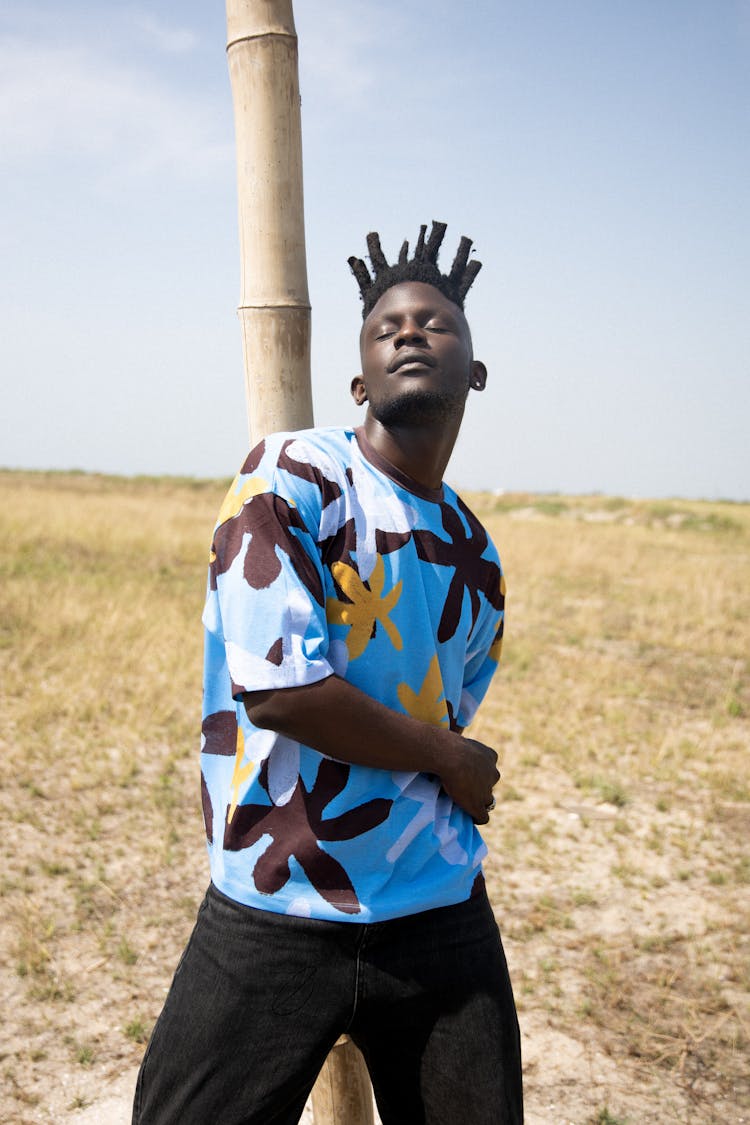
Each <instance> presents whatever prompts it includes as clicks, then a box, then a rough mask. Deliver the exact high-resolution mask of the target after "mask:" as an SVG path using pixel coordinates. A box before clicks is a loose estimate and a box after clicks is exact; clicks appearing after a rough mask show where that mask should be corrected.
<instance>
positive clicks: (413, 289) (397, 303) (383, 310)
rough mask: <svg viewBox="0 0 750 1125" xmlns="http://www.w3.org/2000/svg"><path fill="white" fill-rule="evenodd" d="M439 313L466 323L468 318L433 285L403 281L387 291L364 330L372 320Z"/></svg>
mask: <svg viewBox="0 0 750 1125" xmlns="http://www.w3.org/2000/svg"><path fill="white" fill-rule="evenodd" d="M437 312H441V313H445V314H446V315H449V316H451V317H453V318H454V320H457V321H459V322H462V323H464V324H465V323H466V318H465V317H464V314H463V312H462V311H461V309H460V308H459V307H458V305H456V304H454V302H453V301H451V300H449V299H448V298H447V297H446V296H445V295H444V294H443V293H441V292H440V290H439V289H435V287H434V286H433V285H427V284H426V283H425V282H423V281H401V282H399V283H398V284H397V285H392V286H391V287H390V289H386V291H385V293H384V294H383V296H382V297H381V298H380V299H379V300H378V302H377V303H376V304H375V305H374V307H373V308H372V310H371V312H370V313H369V315H368V316H367V317H366V319H365V323H364V325H363V328H364V327H365V326H366V325H367V324H368V323H370V322H371V321H372V320H382V319H383V318H384V317H396V316H406V315H412V316H425V315H430V314H432V313H437Z"/></svg>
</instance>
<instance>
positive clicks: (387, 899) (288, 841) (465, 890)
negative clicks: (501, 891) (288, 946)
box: [201, 429, 504, 922]
mask: <svg viewBox="0 0 750 1125" xmlns="http://www.w3.org/2000/svg"><path fill="white" fill-rule="evenodd" d="M503 603H504V582H503V577H502V572H501V569H500V562H499V559H498V556H497V552H496V551H495V548H494V546H493V544H492V542H491V541H490V540H489V539H488V536H487V533H486V532H485V530H484V529H483V527H482V525H481V524H480V523H479V521H478V520H477V519H476V517H475V516H474V515H473V514H472V513H471V512H470V511H469V509H468V508H467V507H466V505H465V504H464V503H463V502H462V501H461V499H460V498H459V497H458V496H457V495H456V494H455V493H454V492H453V491H452V490H451V489H450V488H448V487H447V486H444V487H443V488H441V489H439V490H436V491H433V490H429V489H426V488H423V487H422V486H420V485H418V484H417V483H416V482H414V481H412V480H410V478H408V477H406V476H404V475H403V474H402V473H401V472H400V471H399V470H398V469H396V468H395V467H394V466H392V465H390V464H389V463H388V462H387V461H385V460H384V459H383V458H382V457H381V456H380V455H379V454H378V453H377V452H376V451H375V450H374V449H373V448H372V446H371V445H370V444H369V443H368V441H367V439H366V437H365V435H364V432H363V430H362V429H356V430H353V429H315V430H306V431H301V432H299V433H286V434H274V435H272V436H271V437H268V438H266V439H265V441H263V442H261V444H260V445H258V446H257V447H256V448H255V449H254V450H253V451H252V452H251V453H250V454H249V456H248V458H247V460H246V462H245V464H244V465H243V467H242V470H241V471H240V473H239V474H238V476H237V477H236V479H235V481H234V483H233V484H232V486H231V488H230V490H229V493H228V494H227V497H226V499H225V501H224V504H223V505H222V508H221V511H220V513H219V517H218V521H217V525H216V529H215V531H214V538H213V544H212V549H211V560H210V567H209V578H208V593H207V599H206V606H205V611H204V614H203V623H204V625H205V629H206V647H205V677H204V699H203V727H202V739H201V767H202V778H201V781H202V791H203V809H204V818H205V825H206V834H207V837H208V849H209V855H210V861H211V878H212V880H213V883H214V885H215V886H216V887H217V888H218V889H219V890H220V891H222V892H223V893H224V894H225V895H228V896H229V897H230V898H232V899H235V900H236V901H238V902H243V903H246V904H248V905H250V906H255V907H258V908H260V909H263V910H271V911H275V912H277V913H288V914H293V915H299V916H303V917H313V918H320V919H329V920H336V921H346V920H350V921H355V922H378V921H384V920H386V919H389V918H396V917H400V916H402V915H406V914H415V913H417V912H419V911H422V910H429V909H432V908H433V907H438V906H448V905H452V904H454V903H458V902H462V901H464V900H465V899H467V898H469V897H470V895H471V894H472V891H473V890H474V889H475V888H476V887H478V886H479V885H480V884H481V880H482V875H481V862H482V859H483V857H484V855H485V854H486V848H485V845H484V843H483V842H482V839H481V836H480V835H479V832H478V830H477V828H476V826H475V825H474V824H473V822H472V820H471V818H470V816H469V815H468V814H467V813H465V812H464V811H463V809H461V808H459V806H458V805H455V804H454V803H453V802H452V800H451V799H450V797H449V796H448V795H447V794H446V793H445V791H444V790H443V789H442V788H441V786H440V782H439V780H438V779H437V778H436V777H435V776H433V775H430V774H421V773H413V772H407V771H403V772H400V771H395V772H391V771H387V770H381V769H371V768H368V767H364V766H359V765H349V764H347V763H345V762H340V761H336V760H334V759H332V758H328V757H326V756H324V755H323V754H320V753H318V752H317V751H315V750H313V749H311V748H310V747H308V746H304V745H301V744H300V743H298V742H293V741H292V740H291V739H289V738H286V737H284V736H283V735H279V734H276V733H274V732H273V731H270V730H261V729H259V728H257V727H255V726H253V724H252V723H251V722H250V720H249V719H248V717H247V714H246V712H245V708H244V706H243V704H242V702H241V696H242V693H243V692H247V691H263V690H269V689H276V688H287V687H297V686H301V685H303V684H312V683H315V682H317V681H318V680H322V679H324V678H325V677H326V676H330V675H334V674H335V675H337V676H341V677H342V678H343V679H345V680H348V681H349V682H350V683H352V684H354V685H355V686H356V687H358V688H360V689H361V690H362V691H364V692H366V693H367V694H368V695H369V696H371V697H373V698H375V699H378V700H380V702H381V703H384V704H386V706H388V707H390V708H392V709H393V710H394V711H399V712H403V713H407V714H409V715H412V716H414V717H416V718H418V719H421V720H423V721H424V722H427V723H434V724H435V725H437V726H445V727H449V726H450V727H451V728H457V727H465V726H467V725H468V724H469V723H470V722H471V720H472V718H473V716H474V712H475V711H476V708H477V706H478V704H479V702H480V701H481V699H482V697H483V696H484V694H485V691H486V690H487V687H488V684H489V682H490V679H491V677H492V674H493V672H494V670H495V667H496V665H497V660H498V657H499V652H500V644H501V638H502V629H503Z"/></svg>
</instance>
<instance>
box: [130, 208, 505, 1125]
mask: <svg viewBox="0 0 750 1125" xmlns="http://www.w3.org/2000/svg"><path fill="white" fill-rule="evenodd" d="M444 232H445V225H444V224H442V223H433V226H432V231H431V234H430V237H429V239H427V240H425V234H426V228H425V227H422V228H421V232H420V236H419V240H418V242H417V246H416V248H415V254H414V257H413V258H412V259H411V260H409V259H408V244H406V243H404V246H403V247H402V250H401V253H400V255H399V260H398V263H397V264H396V265H394V266H389V265H388V262H387V261H386V259H385V257H384V255H383V252H382V250H381V248H380V241H379V238H378V236H377V235H376V234H371V235H369V236H368V248H369V252H370V258H371V262H372V266H373V272H374V277H372V276H371V275H370V272H369V270H368V269H367V267H366V265H365V263H364V262H362V261H360V260H358V259H355V258H351V259H350V265H351V267H352V270H353V272H354V274H355V277H356V278H357V280H358V282H359V285H360V289H361V292H362V297H363V302H364V308H363V315H364V324H363V326H362V332H361V336H360V352H361V360H362V374H361V375H358V376H357V377H356V378H355V379H354V380H353V381H352V387H351V389H352V395H353V397H354V400H355V401H356V402H357V403H358V404H360V405H363V404H365V403H366V404H367V413H366V417H365V422H364V425H363V426H362V427H361V428H357V429H354V430H348V429H347V430H340V429H322V430H309V431H303V432H301V433H293V434H292V433H290V434H276V435H272V436H270V437H268V438H266V439H265V440H264V441H263V442H261V444H260V445H259V446H258V447H257V448H256V449H255V450H253V451H252V452H251V453H250V455H249V457H248V459H247V461H246V462H245V465H244V466H243V469H242V470H241V472H240V474H239V475H238V477H237V478H236V480H235V482H234V484H233V485H232V487H231V489H230V491H229V494H228V496H227V498H226V500H225V501H224V505H223V507H222V509H221V512H220V514H219V518H218V523H217V526H216V530H215V533H214V541H213V545H212V552H211V564H210V572H209V583H208V595H207V600H206V608H205V612H204V615H203V621H204V624H205V627H206V661H205V681H204V720H203V745H202V788H203V809H204V817H205V824H206V832H207V837H208V847H209V853H210V858H211V880H212V881H211V886H210V888H209V891H208V893H207V895H206V898H205V900H204V902H203V904H202V906H201V908H200V911H199V914H198V920H197V922H196V926H195V929H194V931H193V934H192V936H191V938H190V941H189V943H188V946H187V949H186V950H185V953H184V954H183V958H182V960H181V962H180V964H179V966H178V968H177V972H176V974H175V978H174V981H173V984H172V988H171V990H170V993H169V996H168V997H167V1001H166V1004H165V1007H164V1011H163V1012H162V1015H161V1017H160V1019H159V1020H158V1022H157V1024H156V1027H155V1029H154V1033H153V1036H152V1040H151V1043H150V1045H149V1048H148V1050H147V1052H146V1056H145V1058H144V1061H143V1065H142V1067H141V1074H140V1076H139V1082H138V1088H137V1090H136V1098H135V1107H134V1117H133V1120H134V1122H137V1123H140V1125H146V1123H148V1125H166V1123H167V1122H169V1123H172V1125H230V1123H231V1125H235V1123H236V1125H239V1123H244V1125H250V1123H253V1125H272V1123H284V1125H292V1123H293V1122H297V1121H298V1120H299V1117H300V1114H301V1112H302V1109H303V1106H304V1103H305V1101H306V1099H307V1096H308V1094H309V1092H310V1089H311V1087H312V1085H313V1083H314V1081H315V1078H316V1076H317V1074H318V1071H319V1069H320V1067H321V1065H322V1064H323V1062H324V1060H325V1058H326V1055H327V1054H328V1052H329V1051H330V1049H331V1047H332V1046H333V1044H334V1043H335V1041H336V1039H337V1038H338V1037H339V1036H340V1035H341V1034H342V1033H348V1035H349V1036H350V1037H351V1038H352V1039H353V1041H354V1042H355V1043H356V1044H357V1045H358V1046H359V1047H360V1049H361V1050H362V1052H363V1054H364V1057H365V1060H366V1062H367V1065H368V1068H369V1071H370V1075H371V1078H372V1082H373V1087H374V1090H375V1095H376V1099H377V1104H378V1109H379V1113H380V1116H381V1118H382V1120H383V1122H384V1125H417V1123H419V1122H426V1123H430V1125H437V1123H438V1122H440V1123H441V1125H455V1123H458V1122H459V1121H460V1122H461V1123H462V1125H463V1123H466V1125H502V1123H506V1122H507V1123H511V1122H512V1123H517V1122H521V1121H522V1119H523V1110H522V1099H521V1077H520V1047H519V1036H518V1024H517V1020H516V1013H515V1007H514V1003H513V996H512V992H511V987H510V982H509V979H508V973H507V968H506V964H505V958H504V955H503V950H502V945H501V942H500V936H499V933H498V931H497V926H496V924H495V921H494V917H493V914H492V910H491V907H490V906H489V903H488V901H487V897H486V894H485V890H484V880H483V877H482V870H481V861H482V858H483V856H484V854H485V853H486V848H485V846H484V844H483V843H482V840H481V837H480V835H479V832H478V830H477V828H476V825H477V824H484V823H487V821H488V819H489V813H490V811H491V810H492V808H494V804H495V800H494V797H493V795H492V790H493V786H494V785H495V784H496V782H497V781H498V779H499V774H498V772H497V768H496V765H495V763H496V758H497V755H496V754H495V752H494V750H492V749H491V748H490V747H488V746H485V745H483V744H482V743H480V742H478V741H476V740H474V739H471V738H467V737H463V736H462V733H461V732H462V730H463V728H464V727H465V726H466V725H467V724H468V723H469V722H470V721H471V719H472V717H473V715H474V712H475V711H476V707H477V705H478V703H479V701H480V700H481V698H482V696H483V695H484V693H485V691H486V689H487V686H488V684H489V681H490V678H491V676H492V673H493V671H494V669H495V666H496V662H497V658H498V656H499V648H500V639H501V636H502V626H503V595H504V586H503V580H502V574H501V570H500V565H499V560H498V557H497V554H496V552H495V549H494V547H493V545H492V544H491V542H490V541H489V540H488V537H487V535H486V533H485V531H484V529H483V528H482V526H481V524H480V523H479V522H478V521H477V519H476V518H475V517H474V516H473V515H472V513H471V512H470V511H469V509H468V508H467V507H466V506H465V505H464V504H463V502H462V501H461V500H460V499H459V497H458V496H456V494H455V493H454V492H453V491H452V490H451V489H449V488H448V487H447V486H445V485H444V484H443V482H442V481H443V473H444V471H445V468H446V466H447V464H448V459H449V457H450V454H451V452H452V449H453V446H454V443H455V441H456V438H457V436H458V431H459V426H460V424H461V419H462V417H463V412H464V405H465V402H466V398H467V395H468V392H469V390H470V389H474V390H477V391H481V390H483V388H484V385H485V381H486V377H487V373H486V370H485V368H484V365H483V364H482V363H480V362H478V361H477V360H475V359H474V357H473V353H472V343H471V334H470V331H469V327H468V324H467V322H466V318H465V316H464V313H463V300H464V297H465V295H466V292H467V290H468V288H469V286H470V285H471V283H472V281H473V279H474V277H475V275H476V273H477V271H478V270H479V268H480V263H478V262H471V263H470V262H469V261H468V258H469V251H470V248H471V242H470V241H469V239H467V238H462V240H461V243H460V245H459V250H458V253H457V255H456V259H455V261H454V264H453V267H452V269H451V271H450V273H449V274H441V273H440V271H439V269H438V266H437V256H438V251H439V248H440V245H441V242H442V239H443V236H444Z"/></svg>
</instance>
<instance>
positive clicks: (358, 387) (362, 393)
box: [349, 375, 367, 406]
mask: <svg viewBox="0 0 750 1125" xmlns="http://www.w3.org/2000/svg"><path fill="white" fill-rule="evenodd" d="M349 389H350V391H351V395H352V398H353V399H354V401H355V402H356V404H357V406H362V404H363V403H365V402H367V391H366V390H365V381H364V379H363V378H362V376H361V375H355V376H354V378H353V379H352V381H351V384H350V387H349Z"/></svg>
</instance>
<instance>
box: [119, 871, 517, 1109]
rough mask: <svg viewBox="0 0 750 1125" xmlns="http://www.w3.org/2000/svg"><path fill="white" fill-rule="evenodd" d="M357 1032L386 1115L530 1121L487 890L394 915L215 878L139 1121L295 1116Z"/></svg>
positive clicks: (142, 1087)
mask: <svg viewBox="0 0 750 1125" xmlns="http://www.w3.org/2000/svg"><path fill="white" fill-rule="evenodd" d="M344 1032H346V1033H347V1034H348V1035H349V1036H350V1037H351V1038H352V1039H353V1040H354V1042H355V1043H356V1044H357V1046H358V1047H359V1048H360V1050H361V1051H362V1053H363V1054H364V1057H365V1060H366V1062H367V1066H368V1069H369V1071H370V1077H371V1078H372V1083H373V1088H374V1091H375V1097H376V1100H377V1105H378V1112H379V1113H380V1116H381V1118H382V1121H383V1123H384V1125H420V1123H425V1125H438V1123H440V1125H518V1123H520V1122H522V1121H523V1106H522V1094H521V1050H520V1040H519V1033H518V1021H517V1019H516V1010H515V1005H514V1002H513V993H512V991H511V986H510V980H509V977H508V970H507V966H506V963H505V955H504V953H503V948H502V944H501V941H500V934H499V932H498V929H497V925H496V924H495V919H494V916H493V914H492V908H491V907H490V904H489V902H488V901H487V898H486V896H484V895H480V896H478V897H475V898H472V899H470V900H469V901H468V902H464V903H460V904H459V905H458V906H450V907H443V908H441V909H438V910H428V911H425V912H424V913H421V914H414V915H411V916H409V917H407V918H397V919H394V920H393V921H389V922H377V923H373V924H369V925H366V924H360V923H356V922H321V921H317V920H316V919H309V918H293V917H290V916H287V915H282V914H272V913H269V912H266V911H261V910H254V909H253V908H251V907H248V906H242V905H241V904H239V903H236V902H233V901H232V900H231V899H228V898H226V896H224V895H222V894H221V893H220V892H219V891H217V890H216V889H215V888H214V887H213V886H211V887H209V890H208V893H207V895H206V898H205V899H204V901H203V903H202V905H201V907H200V910H199V911H198V920H197V922H196V925H195V929H194V930H193V933H192V935H191V937H190V941H189V942H188V945H187V948H186V949H185V952H184V953H183V955H182V959H181V961H180V963H179V965H178V966H177V971H176V973H175V976H174V980H173V982H172V987H171V989H170V992H169V995H168V996H167V999H166V1003H165V1005H164V1009H163V1011H162V1014H161V1016H160V1017H159V1019H158V1021H157V1023H156V1027H155V1028H154V1032H153V1035H152V1037H151V1042H150V1043H149V1045H148V1048H147V1050H146V1054H145V1056H144V1059H143V1063H142V1065H141V1070H140V1074H139V1076H138V1085H137V1087H136V1093H135V1103H134V1107H133V1122H134V1125H294V1123H296V1122H298V1121H299V1118H300V1115H301V1113H302V1110H303V1108H304V1104H305V1101H306V1099H307V1097H308V1095H309V1093H310V1090H311V1088H312V1086H313V1083H314V1082H315V1079H316V1077H317V1074H318V1072H319V1070H320V1068H321V1066H322V1065H323V1062H324V1061H325V1058H326V1055H327V1054H328V1052H329V1051H330V1049H331V1047H332V1046H333V1044H334V1043H335V1042H336V1040H337V1038H338V1037H339V1035H341V1034H343V1033H344Z"/></svg>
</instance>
